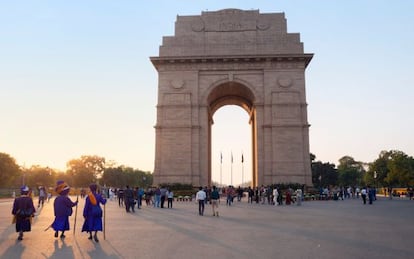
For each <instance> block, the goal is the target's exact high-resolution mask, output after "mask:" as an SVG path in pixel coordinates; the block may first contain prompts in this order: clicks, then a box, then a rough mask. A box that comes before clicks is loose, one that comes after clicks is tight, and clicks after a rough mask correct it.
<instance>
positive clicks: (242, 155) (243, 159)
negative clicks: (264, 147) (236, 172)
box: [242, 153, 244, 163]
mask: <svg viewBox="0 0 414 259" xmlns="http://www.w3.org/2000/svg"><path fill="white" fill-rule="evenodd" d="M243 162H244V158H243V153H242V163H243Z"/></svg>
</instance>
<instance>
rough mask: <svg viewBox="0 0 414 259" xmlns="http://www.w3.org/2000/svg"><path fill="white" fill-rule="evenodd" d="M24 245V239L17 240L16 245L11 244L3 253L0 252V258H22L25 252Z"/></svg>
mask: <svg viewBox="0 0 414 259" xmlns="http://www.w3.org/2000/svg"><path fill="white" fill-rule="evenodd" d="M24 249H25V247H24V245H23V243H22V241H19V240H17V238H16V243H15V245H11V246H9V248H7V250H6V251H4V253H3V254H0V258H22V255H23V252H24Z"/></svg>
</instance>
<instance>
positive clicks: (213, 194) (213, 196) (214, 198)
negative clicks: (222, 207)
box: [211, 190, 220, 200]
mask: <svg viewBox="0 0 414 259" xmlns="http://www.w3.org/2000/svg"><path fill="white" fill-rule="evenodd" d="M211 198H212V199H213V200H218V199H219V198H220V195H219V193H218V191H217V190H215V191H213V192H212V193H211Z"/></svg>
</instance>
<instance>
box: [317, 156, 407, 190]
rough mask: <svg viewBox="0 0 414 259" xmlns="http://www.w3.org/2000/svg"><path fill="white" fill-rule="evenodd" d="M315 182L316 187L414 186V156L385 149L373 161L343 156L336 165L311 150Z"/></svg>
mask: <svg viewBox="0 0 414 259" xmlns="http://www.w3.org/2000/svg"><path fill="white" fill-rule="evenodd" d="M310 159H311V168H312V182H313V184H314V186H315V187H318V188H319V187H327V186H365V185H370V186H376V187H391V188H394V187H413V186H414V158H413V157H412V156H408V155H407V154H405V153H404V152H402V151H399V150H390V151H381V152H380V154H379V156H378V158H377V159H375V160H374V161H373V162H371V163H364V162H360V161H356V160H355V159H354V158H353V157H350V156H343V157H342V158H340V159H339V164H338V166H337V167H336V166H335V164H332V163H329V162H328V163H324V162H321V161H316V157H315V155H313V154H311V156H310Z"/></svg>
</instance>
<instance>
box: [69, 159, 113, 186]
mask: <svg viewBox="0 0 414 259" xmlns="http://www.w3.org/2000/svg"><path fill="white" fill-rule="evenodd" d="M66 165H67V171H66V173H67V174H68V175H69V176H70V177H71V179H70V184H72V185H73V186H76V187H81V186H89V184H90V183H92V182H96V181H97V180H98V179H99V178H100V177H101V176H102V173H103V172H104V169H105V158H103V157H99V156H81V158H79V159H72V160H70V161H69V162H68V163H67V164H66Z"/></svg>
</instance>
